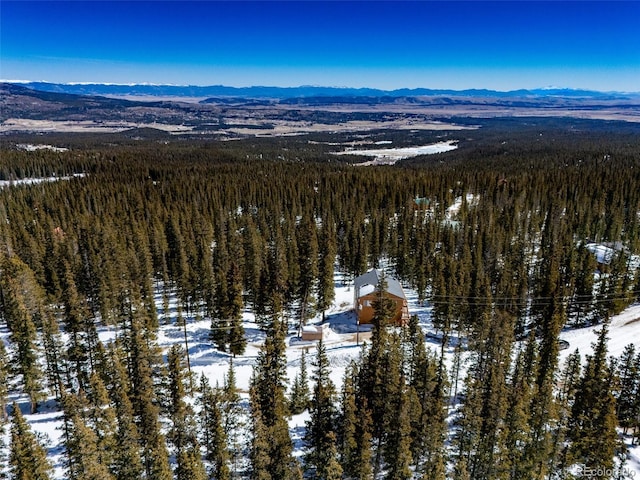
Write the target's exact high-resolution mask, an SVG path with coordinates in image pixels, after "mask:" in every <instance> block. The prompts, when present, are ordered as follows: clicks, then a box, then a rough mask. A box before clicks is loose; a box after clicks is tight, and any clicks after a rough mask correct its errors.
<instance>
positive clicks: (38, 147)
mask: <svg viewBox="0 0 640 480" xmlns="http://www.w3.org/2000/svg"><path fill="white" fill-rule="evenodd" d="M16 147H17V148H19V149H20V150H26V151H27V152H35V151H36V150H51V151H52V152H67V151H69V149H68V148H64V147H54V146H53V145H33V144H31V143H19V144H17V145H16Z"/></svg>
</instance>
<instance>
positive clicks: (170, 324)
mask: <svg viewBox="0 0 640 480" xmlns="http://www.w3.org/2000/svg"><path fill="white" fill-rule="evenodd" d="M470 200H471V201H472V199H470V198H467V201H470ZM335 285H336V298H335V301H334V303H333V305H332V306H331V308H330V309H329V310H328V311H327V312H326V323H328V324H329V327H330V331H329V333H328V335H327V337H326V340H325V345H326V349H327V355H328V357H329V362H330V364H331V367H332V373H331V379H332V381H333V382H334V383H335V384H336V387H337V388H338V389H339V388H340V386H341V385H342V380H343V376H344V372H345V369H346V367H347V366H348V365H349V363H350V362H351V361H352V360H353V359H355V358H357V357H358V355H359V354H360V352H361V350H362V343H363V342H366V341H368V339H369V337H370V328H369V327H367V326H361V327H360V330H359V331H357V328H356V324H355V314H354V313H353V311H352V303H353V287H352V281H351V280H349V279H347V278H345V277H344V276H343V275H341V274H336V277H335ZM405 293H406V295H407V299H408V303H409V311H410V313H411V314H416V315H418V318H419V319H420V325H421V326H422V328H423V330H424V331H425V333H426V334H427V339H426V341H427V346H428V347H430V348H433V349H438V350H439V348H440V342H439V340H438V339H437V337H436V335H435V333H436V332H435V331H434V330H433V326H432V324H431V306H430V305H428V304H423V305H421V304H420V303H419V302H418V296H417V293H416V292H415V291H413V290H411V289H408V288H405ZM157 303H158V308H159V321H160V323H161V327H160V330H159V333H158V343H159V345H160V346H161V347H162V349H163V350H164V351H165V352H166V351H167V350H168V349H169V348H170V346H171V345H173V344H175V343H183V342H184V333H183V327H182V326H179V325H177V324H176V319H177V308H176V307H177V305H176V303H175V300H172V301H171V302H170V304H169V309H168V311H167V312H166V314H165V312H163V311H162V297H161V295H160V294H159V295H158V297H157ZM311 323H313V324H320V323H321V316H320V315H318V316H316V318H315V319H314V320H313V321H312V322H311ZM244 327H245V331H246V334H247V339H248V344H247V348H246V352H245V354H244V355H242V356H238V357H237V358H235V359H232V358H231V355H229V354H226V353H221V352H218V351H217V350H215V348H214V347H213V346H212V345H211V342H210V341H209V338H208V337H209V329H210V320H207V319H197V318H188V319H187V326H186V329H187V340H188V345H189V356H190V361H191V368H192V371H193V372H194V373H195V374H196V375H197V376H198V377H199V376H200V375H201V374H204V375H205V376H206V377H208V379H209V381H210V382H211V384H212V385H216V383H217V384H219V385H222V384H223V382H224V378H225V375H226V374H227V372H228V368H229V362H230V361H233V365H234V368H235V373H236V382H237V386H238V388H239V390H240V392H241V396H242V397H243V398H244V399H245V400H246V399H247V398H248V388H249V382H250V378H251V374H252V370H253V366H254V364H255V361H256V358H257V355H258V352H259V349H260V345H261V344H262V342H263V340H264V334H263V333H262V332H261V331H260V329H259V327H258V325H257V324H256V322H255V318H254V316H253V314H252V313H250V312H245V314H244ZM598 328H599V327H597V326H596V327H588V328H582V329H577V330H567V331H563V332H562V334H561V339H563V340H565V341H567V342H569V348H568V349H566V350H563V351H561V353H560V362H564V360H565V359H566V357H567V355H568V354H569V353H571V352H573V351H574V350H575V349H576V348H578V349H579V351H580V353H581V355H582V356H583V358H584V355H585V354H587V353H590V352H591V351H592V343H593V342H595V340H596V333H595V331H596V330H597V329H598ZM8 334H9V332H8V331H7V330H6V329H0V339H3V340H5V342H6V339H7V337H8ZM99 335H100V339H101V340H102V341H103V342H108V341H111V340H112V339H113V338H114V336H115V331H114V330H113V328H111V327H101V328H100V332H99ZM453 341H454V340H453V339H452V342H451V343H453ZM632 342H635V343H640V304H636V305H632V306H630V307H629V308H627V309H626V310H625V311H624V312H622V313H621V314H620V315H617V316H615V317H613V318H612V319H611V324H610V331H609V355H615V356H619V355H620V354H621V353H622V350H623V348H624V347H625V346H626V345H627V344H629V343H632ZM286 343H287V375H288V378H289V381H292V380H293V379H294V377H295V376H296V374H297V373H298V370H299V366H300V356H301V353H302V351H303V350H306V351H307V353H308V355H307V369H308V373H309V375H310V374H311V372H312V368H313V367H312V366H311V364H310V363H311V359H312V358H313V355H314V353H315V345H316V342H310V341H302V340H300V339H299V338H298V337H297V332H296V329H295V326H294V325H293V322H292V325H291V329H290V331H289V335H288V336H287V339H286ZM445 354H446V356H447V358H446V364H447V368H449V369H451V365H452V362H453V348H452V347H449V348H448V349H447V350H445ZM463 378H464V370H463V371H461V372H460V381H462V379H463ZM9 401H10V402H12V401H17V402H19V404H20V405H21V408H22V410H23V412H25V413H26V412H27V410H28V402H27V399H26V397H24V396H18V395H15V394H13V395H11V396H10V399H9ZM25 416H26V418H27V420H28V421H29V423H30V425H31V428H32V429H33V430H34V431H35V432H37V433H38V435H40V436H41V438H42V439H44V440H45V444H46V445H47V448H48V449H49V454H50V458H51V459H52V461H53V462H54V463H55V466H56V469H55V478H56V479H58V480H62V479H64V478H65V471H64V467H63V464H62V461H63V455H62V453H63V448H62V438H61V437H62V431H61V425H62V414H61V413H60V412H59V411H58V410H57V405H56V403H55V401H53V400H51V399H50V400H49V401H47V402H46V403H45V404H44V405H43V406H42V407H41V408H40V411H39V412H38V413H37V414H35V415H29V414H27V415H25ZM307 419H308V414H307V413H306V412H305V413H303V414H300V415H295V416H293V417H292V418H291V419H290V421H289V425H290V430H291V437H292V440H293V442H294V447H295V455H296V456H300V455H302V453H303V443H302V436H303V435H304V425H305V421H306V420H307ZM8 430H9V429H8V428H5V437H6V438H5V440H6V442H5V443H8V440H9V438H8ZM629 446H630V445H629ZM626 467H627V468H629V469H630V471H632V472H634V474H635V478H640V447H638V446H636V447H634V448H630V456H629V459H628V460H627V464H626Z"/></svg>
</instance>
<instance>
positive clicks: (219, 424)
mask: <svg viewBox="0 0 640 480" xmlns="http://www.w3.org/2000/svg"><path fill="white" fill-rule="evenodd" d="M221 397H222V394H221V392H220V391H218V390H217V389H216V390H214V389H212V388H211V386H210V385H209V382H208V380H207V378H206V377H205V376H204V375H202V377H201V378H200V399H199V403H200V406H201V410H200V414H199V416H200V426H201V428H200V431H201V434H200V439H201V444H202V446H203V447H204V450H205V455H204V458H205V460H206V461H207V462H208V463H209V464H210V465H211V466H210V468H209V477H210V478H215V479H217V480H229V479H230V478H231V473H230V470H229V465H228V463H229V451H228V449H227V435H226V432H225V430H224V426H223V418H222V410H221V408H220V405H221V403H222V401H221V400H222V398H221Z"/></svg>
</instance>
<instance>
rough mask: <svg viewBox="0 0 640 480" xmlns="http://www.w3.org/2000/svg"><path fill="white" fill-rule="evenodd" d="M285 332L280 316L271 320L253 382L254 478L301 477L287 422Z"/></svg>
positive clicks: (251, 399) (252, 449) (287, 478)
mask: <svg viewBox="0 0 640 480" xmlns="http://www.w3.org/2000/svg"><path fill="white" fill-rule="evenodd" d="M284 328H285V327H284V325H283V324H282V322H281V321H280V320H279V318H278V316H274V317H272V321H271V324H270V326H269V327H268V331H267V337H266V339H265V342H264V345H263V346H262V348H261V350H260V353H259V354H258V359H257V362H256V365H255V367H254V373H253V378H252V381H251V389H250V403H251V415H252V421H253V435H252V440H251V443H252V446H251V463H252V471H253V472H254V473H253V476H254V478H271V479H282V480H290V479H296V478H299V476H300V470H299V466H298V464H297V461H296V460H295V459H294V458H293V456H292V453H293V444H292V443H291V437H290V435H289V426H288V423H287V420H286V415H287V414H288V409H287V402H286V397H285V381H286V356H285V344H284V332H285V330H284Z"/></svg>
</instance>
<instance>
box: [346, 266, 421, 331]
mask: <svg viewBox="0 0 640 480" xmlns="http://www.w3.org/2000/svg"><path fill="white" fill-rule="evenodd" d="M382 276H383V274H382V272H381V271H380V270H375V269H374V270H370V271H368V272H367V273H364V274H362V275H360V276H359V277H357V278H356V279H355V281H354V283H355V288H354V298H353V307H354V310H355V312H356V315H357V316H358V324H368V323H371V321H372V320H373V314H374V312H373V303H374V301H375V299H376V290H377V288H378V285H379V283H380V280H381V279H382ZM384 278H385V281H386V282H387V288H386V290H385V297H386V298H390V299H391V300H393V301H394V302H395V315H394V317H393V319H392V320H391V323H393V324H395V325H405V324H406V323H407V322H408V321H409V307H408V306H407V297H405V295H404V291H403V290H402V285H400V282H399V281H398V280H396V279H395V278H393V277H390V276H385V277H384Z"/></svg>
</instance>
